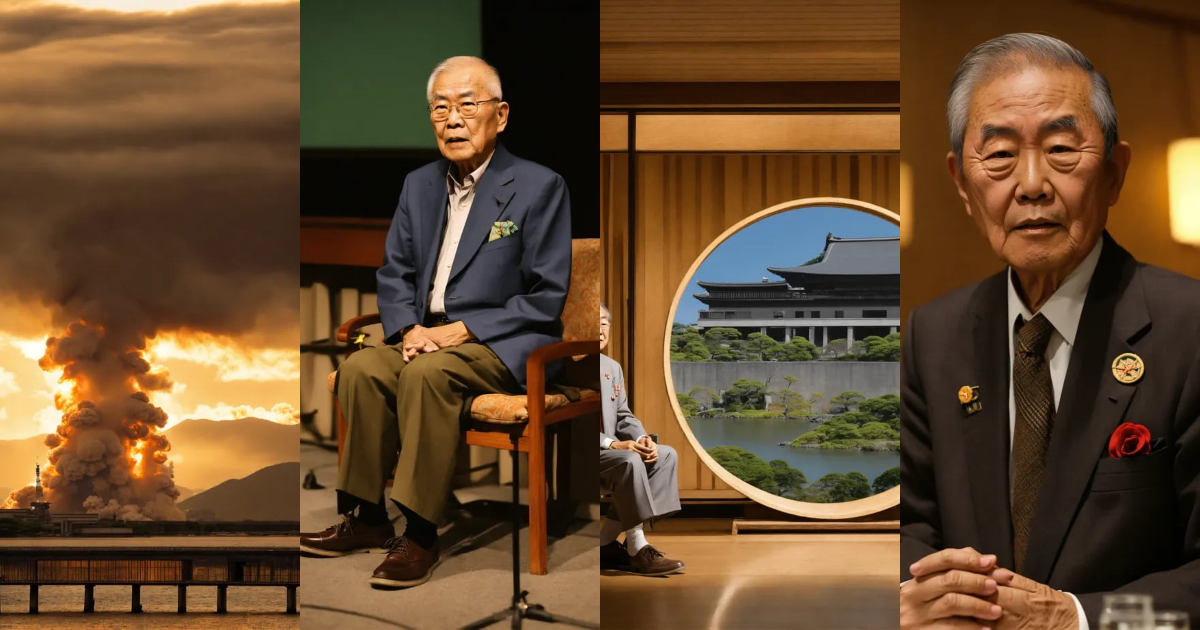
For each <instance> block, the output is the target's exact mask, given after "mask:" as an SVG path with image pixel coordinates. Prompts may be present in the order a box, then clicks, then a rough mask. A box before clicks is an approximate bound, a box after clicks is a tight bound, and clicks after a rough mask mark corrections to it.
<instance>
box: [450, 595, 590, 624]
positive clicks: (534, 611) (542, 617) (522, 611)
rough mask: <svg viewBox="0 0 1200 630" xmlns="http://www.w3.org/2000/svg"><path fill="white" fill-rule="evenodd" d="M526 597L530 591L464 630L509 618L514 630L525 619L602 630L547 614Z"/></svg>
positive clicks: (574, 620) (540, 606)
mask: <svg viewBox="0 0 1200 630" xmlns="http://www.w3.org/2000/svg"><path fill="white" fill-rule="evenodd" d="M526 595H529V591H521V594H520V595H518V596H517V598H516V599H514V600H513V604H512V606H509V607H508V608H506V609H504V610H501V611H500V612H497V613H495V614H493V615H491V616H488V617H484V618H483V619H479V620H478V621H472V622H471V623H469V624H467V625H465V626H463V628H462V630H481V629H482V628H486V627H488V626H490V625H492V624H494V623H496V622H499V621H502V620H504V619H506V618H509V617H511V618H512V626H511V627H512V628H513V629H514V630H515V629H517V628H520V627H521V624H522V620H523V619H535V620H537V621H545V622H546V623H565V624H567V625H569V626H575V627H577V628H596V629H597V630H598V629H599V628H600V625H599V624H594V623H589V622H587V621H579V620H578V619H571V618H570V617H563V616H561V615H555V614H554V613H550V612H546V609H545V608H544V607H542V605H541V604H530V603H529V602H527V601H525V596H526Z"/></svg>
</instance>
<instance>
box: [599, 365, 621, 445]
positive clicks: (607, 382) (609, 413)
mask: <svg viewBox="0 0 1200 630" xmlns="http://www.w3.org/2000/svg"><path fill="white" fill-rule="evenodd" d="M614 365H616V362H615V361H613V360H611V359H609V358H608V356H607V355H601V361H600V371H601V372H602V373H601V374H600V395H601V396H603V397H604V398H603V399H602V400H601V401H600V404H601V409H602V410H603V413H602V414H601V415H602V416H603V418H602V420H603V422H604V432H605V433H606V434H608V435H610V436H613V437H616V436H617V406H616V402H614V400H613V396H615V395H616V393H615V392H616V390H615V388H613V379H614V378H616V377H617V375H616V374H615V373H614V369H613V366H614Z"/></svg>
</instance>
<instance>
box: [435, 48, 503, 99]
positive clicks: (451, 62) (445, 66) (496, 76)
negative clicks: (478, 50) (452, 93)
mask: <svg viewBox="0 0 1200 630" xmlns="http://www.w3.org/2000/svg"><path fill="white" fill-rule="evenodd" d="M471 62H475V63H481V64H483V65H484V67H486V68H487V71H485V72H484V76H483V87H484V89H486V90H487V91H488V92H491V94H492V98H497V99H500V100H504V94H503V93H502V92H501V91H500V73H499V72H497V71H496V69H495V68H493V67H492V66H491V64H489V63H488V62H486V61H484V60H482V59H480V58H479V57H470V56H467V55H461V56H458V57H451V58H449V59H447V60H445V61H443V62H441V63H439V64H438V65H437V67H435V68H434V69H433V72H432V73H430V74H429V83H427V84H426V85H425V99H426V100H427V101H429V102H430V103H432V102H433V84H434V82H435V81H437V78H438V75H440V74H441V73H443V72H445V71H447V70H449V69H451V68H453V67H454V66H457V65H460V64H464V63H471Z"/></svg>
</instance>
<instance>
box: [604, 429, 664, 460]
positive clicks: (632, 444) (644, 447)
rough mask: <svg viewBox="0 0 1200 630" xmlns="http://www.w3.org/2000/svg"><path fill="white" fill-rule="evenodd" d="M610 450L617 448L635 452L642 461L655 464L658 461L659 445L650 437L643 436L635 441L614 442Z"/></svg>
mask: <svg viewBox="0 0 1200 630" xmlns="http://www.w3.org/2000/svg"><path fill="white" fill-rule="evenodd" d="M609 448H615V449H619V450H623V451H633V452H634V453H637V454H638V455H641V456H642V461H643V462H645V463H647V464H653V463H654V462H656V461H658V445H657V444H655V443H654V440H652V439H650V436H649V435H643V436H642V437H640V438H638V439H637V440H636V441H634V440H622V441H619V442H613V443H612V445H611V446H609Z"/></svg>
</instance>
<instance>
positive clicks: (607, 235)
mask: <svg viewBox="0 0 1200 630" xmlns="http://www.w3.org/2000/svg"><path fill="white" fill-rule="evenodd" d="M629 159H630V158H629V155H628V154H625V153H606V154H601V156H600V194H601V204H600V212H601V239H602V241H603V243H604V247H605V261H606V265H605V279H606V282H607V286H606V288H605V296H606V299H607V300H608V304H609V308H610V309H612V310H613V314H614V315H613V316H614V318H615V321H614V322H613V331H614V335H613V342H612V345H611V346H610V349H609V354H610V355H611V356H612V357H613V358H615V359H616V360H617V361H619V362H621V363H622V364H624V365H627V372H628V373H629V374H630V383H629V394H630V399H631V402H632V407H633V411H634V413H635V414H637V416H638V417H639V418H640V419H641V420H642V423H643V424H644V425H645V426H646V430H647V431H649V432H652V433H658V434H659V435H660V440H661V441H662V442H663V443H664V444H670V445H671V446H673V447H675V449H676V450H677V451H678V452H679V455H680V468H679V487H680V490H681V491H682V492H683V495H684V497H685V498H725V497H738V496H741V495H740V494H738V493H737V492H736V491H733V490H730V489H729V488H728V486H726V485H725V484H724V483H722V482H721V481H720V480H719V479H718V478H716V476H715V475H713V474H712V473H711V472H710V471H709V470H708V469H707V468H706V467H705V466H704V465H703V464H702V463H701V462H700V459H699V457H698V456H697V455H696V453H695V452H694V451H693V450H692V448H691V446H690V445H689V444H688V442H687V440H686V438H685V437H684V435H683V431H682V430H681V429H680V428H679V425H678V423H677V421H676V419H675V414H674V412H673V411H672V408H671V404H670V397H671V396H672V395H673V394H672V392H671V391H670V390H669V389H668V387H667V382H666V376H665V374H664V373H663V362H662V353H663V343H664V334H665V333H666V327H667V317H668V315H669V311H670V309H671V306H672V304H671V300H672V299H673V298H674V296H675V292H676V290H677V289H678V287H679V284H680V283H681V282H682V281H683V280H684V277H683V276H684V274H685V273H687V270H688V268H689V267H691V265H692V263H693V262H694V261H695V259H696V256H698V255H699V254H700V253H701V252H702V251H703V250H704V248H705V247H706V246H708V244H709V243H710V242H711V241H712V240H713V239H714V238H716V237H718V236H720V235H721V233H722V232H724V231H725V230H726V229H728V228H729V227H730V226H731V225H733V224H734V223H737V222H738V221H739V220H741V219H743V218H745V217H747V216H749V215H751V214H754V213H756V212H758V211H760V210H763V209H765V208H768V207H770V206H773V205H776V204H780V203H783V202H786V201H790V200H794V199H802V198H805V197H827V196H828V197H848V198H853V199H859V200H862V201H866V202H869V203H873V204H876V205H880V206H883V207H885V208H889V209H895V208H897V207H898V206H899V199H900V195H899V170H900V167H899V164H900V162H899V156H898V155H897V154H895V153H877V154H868V153H837V154H828V153H792V154H725V153H722V154H680V153H671V154H656V153H639V154H637V158H636V159H637V180H636V181H637V196H636V198H635V207H636V212H635V213H634V214H635V219H634V221H635V223H634V225H633V234H632V238H631V235H630V234H629V222H628V217H629V208H628V205H629V204H628V190H629V188H628V186H629V181H628V179H629V177H628V160H629ZM626 265H632V267H633V269H634V276H633V283H632V285H630V284H629V282H628V279H629V267H627V266H626ZM630 333H631V334H632V339H633V342H634V344H633V345H634V347H633V348H630V347H629V339H630Z"/></svg>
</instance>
